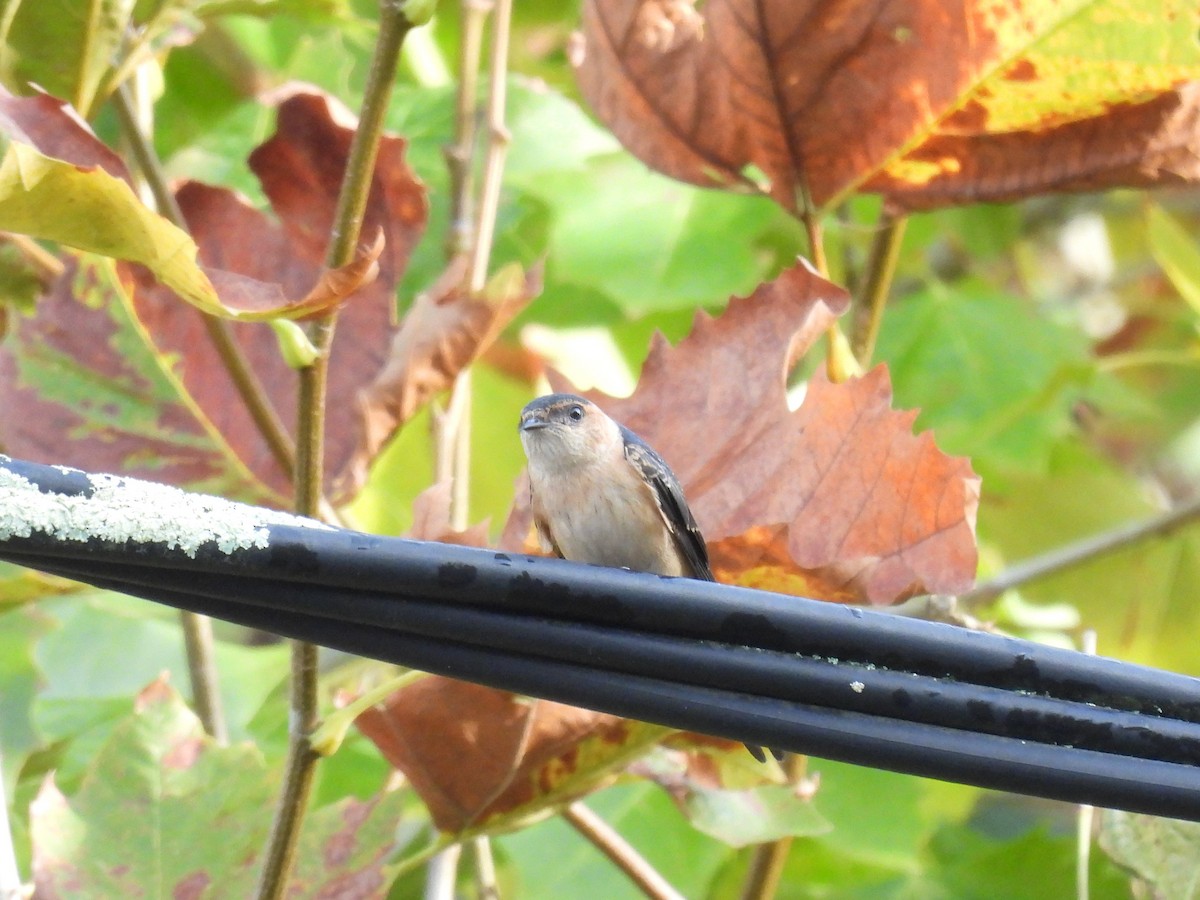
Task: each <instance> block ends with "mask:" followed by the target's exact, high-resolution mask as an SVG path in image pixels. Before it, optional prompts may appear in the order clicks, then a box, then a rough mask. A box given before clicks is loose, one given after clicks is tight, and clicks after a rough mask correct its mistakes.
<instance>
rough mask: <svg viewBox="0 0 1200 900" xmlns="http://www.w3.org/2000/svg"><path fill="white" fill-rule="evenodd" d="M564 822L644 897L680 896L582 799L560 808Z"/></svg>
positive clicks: (668, 899)
mask: <svg viewBox="0 0 1200 900" xmlns="http://www.w3.org/2000/svg"><path fill="white" fill-rule="evenodd" d="M562 816H563V818H564V819H566V820H567V822H568V823H569V824H570V825H571V827H572V828H574V829H575V830H576V831H578V832H579V833H580V834H582V835H583V836H584V837H585V838H587V839H588V841H590V842H591V843H592V845H593V846H595V847H596V849H597V850H599V851H600V852H601V853H603V854H604V855H605V856H607V857H608V858H609V859H610V860H611V861H612V862H613V863H614V864H615V865H616V866H617V868H619V869H620V870H621V871H622V872H624V873H625V874H626V875H628V876H629V879H630V880H631V881H632V882H633V883H634V884H636V885H637V886H638V888H639V889H640V890H641V891H642V893H644V894H645V895H646V896H647V897H653V898H656V900H683V894H681V893H679V891H677V890H675V888H673V887H671V884H670V883H669V882H668V881H667V880H666V879H665V878H663V877H662V875H661V874H660V873H659V872H658V870H657V869H655V868H654V867H653V866H651V865H650V863H648V862H646V860H645V858H644V857H643V856H642V855H641V854H640V853H638V852H637V851H636V850H635V849H633V847H632V846H631V845H630V843H629V842H628V841H626V840H625V838H623V837H621V835H620V834H618V833H617V831H616V829H614V828H613V827H612V826H611V825H609V824H608V823H607V822H605V821H604V820H603V819H602V818H600V817H599V816H598V815H596V813H594V812H592V810H591V809H589V808H588V807H587V806H585V805H584V804H583V803H582V802H580V801H576V802H575V803H572V804H571V805H570V806H568V807H567V808H566V809H564V810H563V812H562Z"/></svg>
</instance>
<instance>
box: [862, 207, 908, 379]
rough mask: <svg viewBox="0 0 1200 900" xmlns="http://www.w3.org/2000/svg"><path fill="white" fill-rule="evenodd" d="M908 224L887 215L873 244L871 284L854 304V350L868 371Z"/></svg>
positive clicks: (869, 278) (865, 287)
mask: <svg viewBox="0 0 1200 900" xmlns="http://www.w3.org/2000/svg"><path fill="white" fill-rule="evenodd" d="M907 224H908V219H907V217H905V216H902V215H901V216H893V215H891V214H889V213H886V212H885V213H884V214H883V217H882V218H881V220H880V225H881V226H882V227H881V228H880V229H879V231H877V232H876V233H875V240H874V241H873V242H872V244H871V255H870V257H869V258H868V259H867V281H866V285H865V286H864V288H863V290H862V292H861V294H860V295H859V297H858V298H857V302H856V303H855V304H854V319H853V321H852V322H851V329H852V330H851V333H850V349H851V350H853V351H854V357H855V359H857V360H858V363H859V365H860V366H863V367H864V368H865V367H866V366H868V365H870V362H871V357H872V356H874V354H875V341H876V339H877V338H878V337H879V325H880V323H881V322H882V321H883V310H884V307H885V306H886V305H887V299H888V293H889V292H890V291H891V287H892V279H893V278H894V277H895V275H896V264H897V263H898V262H899V261H900V246H901V244H903V243H904V229H905V226H906V225H907Z"/></svg>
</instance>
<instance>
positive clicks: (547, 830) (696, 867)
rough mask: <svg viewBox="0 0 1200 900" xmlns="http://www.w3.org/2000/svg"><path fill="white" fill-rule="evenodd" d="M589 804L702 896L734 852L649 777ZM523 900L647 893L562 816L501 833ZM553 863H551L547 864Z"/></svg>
mask: <svg viewBox="0 0 1200 900" xmlns="http://www.w3.org/2000/svg"><path fill="white" fill-rule="evenodd" d="M587 804H588V806H589V807H591V808H592V809H593V810H594V811H595V812H597V813H598V814H600V815H601V816H602V817H603V818H604V819H605V820H606V821H607V822H608V823H609V824H610V825H612V826H613V827H614V828H615V829H616V830H617V831H618V832H619V833H620V834H621V836H622V837H623V838H624V839H625V840H627V841H629V843H631V844H632V845H633V846H634V847H635V848H636V849H637V851H638V852H639V853H640V854H642V855H643V856H644V857H645V858H646V860H647V861H648V862H649V863H650V864H651V865H652V866H653V867H654V868H655V869H657V870H658V872H659V873H661V874H662V876H663V877H664V878H666V879H667V881H668V882H669V883H670V884H671V885H672V886H673V887H674V888H675V889H676V890H677V891H679V892H680V893H681V894H682V895H683V896H685V897H704V896H706V894H707V887H708V884H709V883H710V882H711V880H712V879H713V877H714V875H715V874H716V872H717V871H718V870H719V869H720V867H721V866H722V864H724V863H725V862H726V861H727V860H729V859H730V858H732V856H733V854H734V851H733V850H731V849H730V848H728V847H726V846H725V845H723V844H721V843H720V842H719V841H717V840H715V839H714V838H711V837H708V836H707V835H704V834H701V833H700V832H698V831H696V830H695V829H693V828H689V827H688V826H687V821H686V820H685V819H684V818H683V816H682V814H681V813H680V812H679V810H678V808H677V807H676V806H675V804H674V803H673V802H672V801H671V799H670V798H669V797H668V796H667V795H666V793H665V792H664V791H662V790H660V789H659V788H658V787H655V786H653V785H650V784H646V783H645V782H642V783H637V784H624V785H618V786H616V787H612V788H609V789H608V790H605V791H602V792H601V793H599V794H594V795H592V796H591V797H589V798H588V799H587ZM495 844H496V846H497V848H498V849H499V851H500V853H501V854H502V855H503V856H502V858H506V859H507V860H508V861H509V862H508V866H507V869H508V872H507V874H508V877H509V878H511V879H512V881H513V887H512V889H511V891H510V893H511V895H512V896H514V897H521V898H522V900H557V898H562V897H570V898H572V900H640V898H644V896H645V895H644V894H643V893H642V892H641V891H639V890H638V889H637V887H636V886H635V885H634V884H633V882H631V881H629V879H628V878H626V877H625V875H623V874H622V873H621V872H620V871H619V870H617V869H616V867H614V866H613V865H612V864H611V863H609V862H608V861H607V860H606V859H605V858H604V857H603V856H602V855H601V854H599V853H597V852H596V849H595V847H593V846H592V845H591V844H589V843H588V842H587V841H585V840H584V839H583V838H582V837H581V836H580V835H579V833H578V832H577V831H575V830H574V829H572V828H571V827H569V826H568V825H567V824H566V823H565V822H563V820H562V819H561V818H557V817H556V818H552V819H548V820H546V821H544V822H540V823H538V824H537V825H534V826H532V827H529V828H526V829H524V830H522V831H519V832H517V833H515V834H510V835H504V836H502V837H498V838H496V839H495ZM548 861H552V862H551V863H550V864H547V863H548Z"/></svg>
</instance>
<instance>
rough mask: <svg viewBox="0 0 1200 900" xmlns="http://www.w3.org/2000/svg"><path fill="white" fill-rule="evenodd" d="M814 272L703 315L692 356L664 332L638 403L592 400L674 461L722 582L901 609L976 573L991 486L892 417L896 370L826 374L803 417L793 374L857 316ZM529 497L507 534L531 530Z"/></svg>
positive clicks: (788, 277) (787, 275) (908, 417)
mask: <svg viewBox="0 0 1200 900" xmlns="http://www.w3.org/2000/svg"><path fill="white" fill-rule="evenodd" d="M846 305H847V298H846V295H845V292H843V291H842V290H841V289H840V288H837V287H836V286H834V285H832V284H830V283H829V282H827V281H825V280H824V279H822V278H820V277H819V276H817V275H816V274H815V273H813V272H812V271H811V270H810V269H809V268H807V267H806V266H805V265H803V264H800V265H797V266H794V267H793V268H791V269H789V270H787V271H785V272H783V273H782V274H781V275H780V276H779V277H778V278H777V279H776V280H775V281H773V282H770V283H768V284H764V285H762V286H761V287H759V289H758V290H757V291H755V292H754V294H753V295H752V296H750V297H748V298H746V299H741V300H739V299H735V300H733V301H732V302H731V303H730V305H729V308H728V309H727V310H726V312H725V313H724V314H723V315H721V316H720V317H719V318H717V319H712V318H709V317H708V316H707V315H705V314H703V313H702V314H700V315H698V316H697V318H696V323H695V326H694V328H693V329H692V333H691V334H690V335H689V336H688V337H687V338H686V339H684V340H683V341H682V342H681V343H680V344H679V345H678V346H677V347H670V346H669V345H668V344H667V343H666V342H665V341H664V340H662V339H661V338H657V339H656V340H655V342H654V344H653V346H652V348H651V351H650V356H649V358H648V359H647V360H646V365H645V367H644V369H643V371H642V377H641V380H640V381H639V383H638V388H637V390H636V391H635V392H634V394H633V396H631V397H629V398H628V399H620V400H619V399H614V398H610V397H604V396H601V395H592V399H593V400H595V401H596V402H597V403H599V404H600V405H601V406H602V407H603V408H604V409H605V410H606V411H607V412H609V413H610V414H611V415H612V416H613V417H614V418H616V419H617V420H618V421H621V422H623V423H625V424H626V425H628V426H629V427H630V428H632V429H633V430H634V431H636V432H638V433H639V434H640V435H642V437H644V438H645V439H646V440H647V441H649V442H650V444H651V445H652V446H654V447H656V448H657V449H658V450H659V452H660V453H662V454H663V456H664V457H665V458H666V459H667V461H668V462H669V463H670V465H671V467H672V468H673V469H674V471H675V473H676V475H677V476H678V477H679V479H680V482H681V483H682V485H683V488H684V492H685V493H686V494H687V497H688V500H689V502H690V504H691V506H692V510H693V512H694V513H695V514H696V518H697V521H698V522H699V523H700V527H701V530H702V531H703V532H704V535H705V537H706V538H707V540H708V541H709V545H710V551H711V553H712V557H713V567H714V569H715V570H716V571H717V572H720V573H721V574H722V580H725V581H731V582H737V583H747V584H752V585H754V586H761V587H767V586H770V587H773V588H775V589H785V590H790V591H792V592H794V593H804V594H806V595H809V596H818V597H822V598H825V599H833V600H846V599H851V598H854V599H867V600H869V601H870V602H872V603H879V604H883V603H890V602H893V601H896V600H898V599H901V598H903V597H906V596H911V595H912V594H914V593H920V592H926V591H928V592H935V593H953V592H956V591H961V590H963V589H964V588H966V587H967V586H968V585H969V584H970V583H971V581H972V579H973V578H974V573H975V562H976V548H975V511H976V506H977V503H978V494H979V484H978V479H977V478H976V477H975V475H974V474H973V473H972V471H971V467H970V464H969V463H968V461H967V460H965V459H959V458H953V457H947V456H945V455H944V454H942V453H941V452H939V451H938V450H937V448H936V447H935V446H934V443H933V440H932V438H931V437H930V436H929V435H928V434H924V435H920V436H917V437H914V436H913V435H912V433H911V426H912V422H913V419H915V418H916V413H915V412H895V411H893V410H891V408H890V402H891V386H890V382H889V380H888V377H887V371H886V369H885V368H884V367H879V368H876V369H875V370H874V371H872V372H870V373H868V374H867V375H866V376H864V377H863V378H859V379H853V380H851V381H848V382H846V383H844V384H838V385H834V384H830V383H829V382H828V381H826V380H825V378H824V377H823V376H821V375H818V376H816V377H814V378H813V379H812V380H811V381H810V383H809V386H808V396H807V397H806V398H805V401H804V403H803V404H802V405H801V407H800V409H798V410H796V411H795V412H790V411H789V410H788V404H787V395H786V377H787V374H788V372H789V371H790V369H791V368H792V366H793V365H794V364H795V362H796V360H797V359H798V358H799V356H800V355H801V354H802V353H803V352H804V351H805V350H807V349H808V348H809V346H811V344H812V343H813V341H814V340H815V339H816V338H817V336H818V335H820V334H821V333H822V332H823V331H824V330H825V329H826V327H827V326H828V325H829V324H830V323H831V322H832V321H833V318H834V317H835V315H836V314H837V313H840V312H841V311H843V310H844V309H845V308H846ZM522 501H523V497H521V498H519V501H518V504H517V505H516V507H515V508H514V511H513V514H512V515H511V516H510V519H509V522H508V523H507V525H506V528H505V533H504V540H505V543H506V544H507V545H508V546H510V547H515V546H520V545H521V543H522V541H523V539H524V538H525V536H526V535H527V532H528V525H527V522H528V518H527V510H526V508H525V503H524V502H522Z"/></svg>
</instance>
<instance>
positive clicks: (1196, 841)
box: [1100, 809, 1200, 900]
mask: <svg viewBox="0 0 1200 900" xmlns="http://www.w3.org/2000/svg"><path fill="white" fill-rule="evenodd" d="M1100 846H1101V847H1103V848H1104V852H1105V853H1107V854H1108V855H1109V856H1110V857H1112V858H1113V860H1115V861H1116V862H1118V863H1120V864H1121V865H1122V866H1125V867H1126V868H1127V869H1132V870H1133V871H1134V872H1135V873H1136V874H1137V877H1138V878H1139V879H1140V880H1141V881H1142V882H1143V883H1144V887H1145V888H1147V889H1148V893H1147V896H1155V897H1170V898H1171V900H1195V898H1197V897H1200V869H1197V867H1196V860H1197V859H1198V858H1200V823H1197V822H1180V821H1178V820H1175V819H1160V818H1158V817H1156V816H1143V815H1138V814H1136V813H1127V812H1122V811H1121V810H1117V809H1110V810H1105V811H1104V815H1103V817H1102V818H1101V820H1100Z"/></svg>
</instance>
